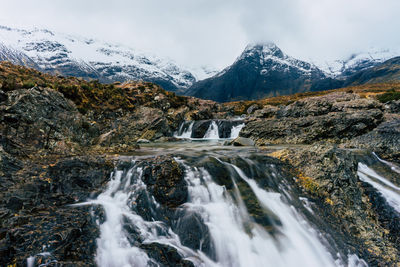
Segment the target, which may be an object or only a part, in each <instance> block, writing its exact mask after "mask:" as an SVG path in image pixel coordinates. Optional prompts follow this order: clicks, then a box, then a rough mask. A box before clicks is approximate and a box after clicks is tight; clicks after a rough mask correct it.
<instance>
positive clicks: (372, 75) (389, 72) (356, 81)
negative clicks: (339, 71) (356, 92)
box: [345, 57, 400, 86]
mask: <svg viewBox="0 0 400 267" xmlns="http://www.w3.org/2000/svg"><path fill="white" fill-rule="evenodd" d="M390 81H400V57H395V58H392V59H389V60H387V61H385V62H383V63H381V64H379V65H377V66H375V67H372V68H369V69H366V70H363V71H359V72H357V73H355V74H354V75H352V76H351V77H349V78H348V79H347V80H346V83H345V85H347V86H348V85H361V84H371V83H382V82H390Z"/></svg>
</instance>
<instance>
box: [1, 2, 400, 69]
mask: <svg viewBox="0 0 400 267" xmlns="http://www.w3.org/2000/svg"><path fill="white" fill-rule="evenodd" d="M398 10H400V1H398V0H279V1H276V0H273V1H271V0H169V1H163V0H145V1H144V0H133V1H128V0H114V1H106V0H97V1H94V0H86V1H81V0H79V1H78V0H69V1H54V0H52V1H50V0H37V1H30V0H14V1H7V2H6V3H2V8H1V10H0V24H6V25H17V26H24V27H30V26H37V27H42V28H48V29H51V30H55V31H60V32H65V33H71V34H79V35H84V36H87V37H94V38H98V39H103V40H106V41H110V42H117V43H123V44H126V45H129V46H133V47H136V48H139V49H141V50H145V51H151V52H153V53H155V54H158V55H161V56H164V57H169V58H173V59H175V60H176V61H178V63H181V64H185V65H214V66H217V67H219V68H222V67H224V66H226V65H228V64H230V63H231V62H233V61H234V59H235V58H236V57H237V56H238V55H239V54H240V52H241V50H242V49H243V48H244V46H245V45H246V44H247V43H249V42H258V41H274V42H276V43H277V44H278V45H279V46H280V47H281V48H282V49H283V50H284V51H285V52H287V53H288V54H290V55H293V56H296V57H300V58H303V59H313V60H316V61H321V60H332V59H335V58H341V57H345V56H346V55H348V54H349V53H351V52H354V51H360V50H366V49H368V48H369V47H371V46H375V47H381V48H397V47H399V45H400V35H398V34H397V31H398V29H399V27H400V19H399V17H398V15H397V14H396V13H397V11H398ZM398 50H400V49H398Z"/></svg>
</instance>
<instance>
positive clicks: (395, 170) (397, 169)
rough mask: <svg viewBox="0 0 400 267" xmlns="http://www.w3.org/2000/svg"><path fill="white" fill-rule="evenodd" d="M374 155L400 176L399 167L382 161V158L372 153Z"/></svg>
mask: <svg viewBox="0 0 400 267" xmlns="http://www.w3.org/2000/svg"><path fill="white" fill-rule="evenodd" d="M372 154H374V156H375V157H376V158H377V159H378V160H379V161H380V162H382V163H384V164H386V165H387V166H389V167H390V169H391V170H392V171H394V172H397V173H398V174H400V167H399V166H397V165H396V164H393V163H391V162H389V161H386V160H383V159H381V158H380V157H378V155H376V153H375V152H372Z"/></svg>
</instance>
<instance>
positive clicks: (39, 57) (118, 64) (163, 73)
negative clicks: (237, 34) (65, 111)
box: [0, 26, 212, 91]
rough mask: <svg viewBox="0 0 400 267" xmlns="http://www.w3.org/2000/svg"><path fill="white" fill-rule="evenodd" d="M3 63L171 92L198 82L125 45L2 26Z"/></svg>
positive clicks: (170, 64)
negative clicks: (141, 84) (131, 82)
mask: <svg viewBox="0 0 400 267" xmlns="http://www.w3.org/2000/svg"><path fill="white" fill-rule="evenodd" d="M0 60H9V61H11V62H13V63H15V64H20V65H26V66H29V67H34V68H36V69H39V70H42V71H46V72H51V73H59V74H61V75H66V76H77V77H83V78H93V79H99V80H100V81H103V82H113V81H125V80H145V81H150V82H154V83H157V84H159V85H161V86H162V87H164V89H166V90H171V91H182V90H184V89H186V88H188V87H190V86H191V85H192V84H193V83H194V82H195V81H196V77H195V76H194V75H193V74H192V73H191V72H190V71H188V70H187V69H186V68H182V67H179V66H178V65H177V64H175V63H174V62H173V61H171V60H165V59H160V58H158V57H156V56H153V55H149V54H145V53H143V52H140V51H137V50H134V49H131V48H129V47H125V46H123V45H117V44H110V43H106V42H102V41H97V40H93V39H89V38H82V37H77V36H71V35H66V34H61V33H54V32H51V31H48V30H40V29H33V30H25V29H14V28H9V27H4V26H0ZM199 73H200V74H199V76H201V78H204V77H207V75H212V73H209V74H207V73H206V72H205V71H204V70H203V71H200V72H199Z"/></svg>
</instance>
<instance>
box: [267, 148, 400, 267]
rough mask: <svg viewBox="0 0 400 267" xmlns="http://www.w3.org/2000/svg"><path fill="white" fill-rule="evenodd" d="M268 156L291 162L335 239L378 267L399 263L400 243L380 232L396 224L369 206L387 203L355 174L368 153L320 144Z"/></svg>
mask: <svg viewBox="0 0 400 267" xmlns="http://www.w3.org/2000/svg"><path fill="white" fill-rule="evenodd" d="M269 155H270V156H273V157H276V158H279V159H280V160H283V161H285V162H287V163H288V164H291V165H292V166H293V170H294V171H295V172H297V178H296V183H297V184H298V186H299V187H300V188H302V189H303V191H304V192H305V193H307V194H308V197H309V198H310V199H314V202H313V203H315V205H316V207H318V214H320V216H322V217H324V221H326V222H328V223H329V225H330V227H332V229H333V230H334V231H335V234H334V235H333V236H335V238H342V239H343V240H347V241H346V242H349V243H351V244H353V246H355V249H357V250H358V251H362V254H363V255H362V256H363V258H364V259H367V260H368V262H371V263H374V264H375V265H377V266H380V265H381V263H382V262H385V263H386V264H389V265H394V264H396V263H397V262H398V260H399V254H398V253H399V247H398V246H399V244H398V243H397V241H396V240H395V239H393V238H392V237H391V235H386V234H384V233H388V232H390V231H393V228H394V227H396V226H393V225H390V224H388V223H387V218H388V217H387V216H386V217H385V216H381V217H379V216H378V215H377V213H376V209H374V206H377V205H380V206H381V207H386V206H388V204H387V203H386V204H385V201H384V200H382V199H379V200H377V196H376V193H375V195H374V193H373V192H374V191H373V190H372V191H371V189H370V188H369V187H368V186H366V185H365V184H364V183H362V182H361V181H360V180H359V178H358V176H357V164H358V162H359V160H360V159H363V158H365V157H368V154H366V153H365V152H364V153H362V154H360V153H356V152H353V151H350V150H343V149H339V148H337V147H335V146H333V145H331V144H328V143H319V144H315V145H313V146H304V147H297V148H287V149H283V150H278V151H274V152H273V153H271V154H269ZM372 196H374V198H373V199H371V197H372ZM374 199H375V202H373V201H374ZM386 214H388V213H386ZM377 216H378V219H377ZM379 218H380V219H379ZM395 229H397V230H394V231H398V228H395Z"/></svg>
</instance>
